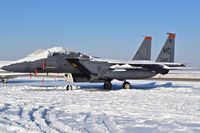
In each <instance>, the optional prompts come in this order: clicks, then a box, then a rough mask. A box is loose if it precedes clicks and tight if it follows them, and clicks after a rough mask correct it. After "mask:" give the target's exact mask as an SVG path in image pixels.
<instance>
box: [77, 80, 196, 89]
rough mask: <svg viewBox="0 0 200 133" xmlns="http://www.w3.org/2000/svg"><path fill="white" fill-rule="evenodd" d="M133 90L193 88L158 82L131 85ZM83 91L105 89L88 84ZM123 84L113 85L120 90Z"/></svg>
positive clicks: (100, 85)
mask: <svg viewBox="0 0 200 133" xmlns="http://www.w3.org/2000/svg"><path fill="white" fill-rule="evenodd" d="M131 85H132V89H141V90H150V89H156V88H191V87H192V86H181V85H173V84H172V82H168V83H165V84H156V82H151V83H146V84H144V83H141V84H131ZM79 86H80V88H81V89H85V88H87V89H90V88H99V89H103V84H90V85H89V84H86V85H79ZM120 89H122V88H121V84H117V83H113V90H120Z"/></svg>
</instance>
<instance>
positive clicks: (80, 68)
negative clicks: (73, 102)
mask: <svg viewBox="0 0 200 133" xmlns="http://www.w3.org/2000/svg"><path fill="white" fill-rule="evenodd" d="M168 38H170V39H171V40H172V41H174V40H175V34H171V33H170V34H169V36H168ZM146 41H147V42H149V41H151V38H147V37H146V39H145V42H146ZM143 44H144V43H143ZM163 52H164V53H167V54H169V55H170V54H174V53H173V52H174V51H173V50H172V49H168V50H167V52H166V50H164V51H163ZM137 53H138V52H137ZM136 55H137V54H136ZM147 55H150V54H147ZM161 55H163V54H161ZM136 57H137V56H135V57H134V58H136ZM145 57H148V56H145ZM167 57H168V56H167ZM170 57H171V56H170ZM134 58H133V59H134ZM137 58H138V57H137ZM143 59H145V58H143ZM182 66H184V64H180V63H171V62H153V61H144V60H111V59H103V58H99V57H93V56H88V55H85V54H82V53H80V52H78V53H77V52H73V51H68V52H66V51H65V52H54V53H51V52H49V55H48V56H47V57H46V58H42V59H38V60H34V61H24V62H17V63H15V64H11V65H8V66H4V67H3V69H5V70H8V71H15V72H35V73H37V72H45V73H48V72H60V73H71V74H72V76H73V79H74V81H75V82H80V81H89V82H104V88H105V89H111V88H112V83H111V81H112V80H113V79H117V80H122V81H124V83H123V85H122V87H123V88H126V89H129V88H131V85H130V83H129V82H127V80H128V79H145V78H150V77H152V76H155V75H157V74H167V73H168V72H169V70H174V69H177V67H178V68H179V67H182Z"/></svg>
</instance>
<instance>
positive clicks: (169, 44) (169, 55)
mask: <svg viewBox="0 0 200 133" xmlns="http://www.w3.org/2000/svg"><path fill="white" fill-rule="evenodd" d="M167 34H168V38H167V40H166V42H165V45H164V46H163V48H162V50H161V52H160V54H159V56H158V58H157V59H156V62H174V51H175V37H176V34H173V33H167Z"/></svg>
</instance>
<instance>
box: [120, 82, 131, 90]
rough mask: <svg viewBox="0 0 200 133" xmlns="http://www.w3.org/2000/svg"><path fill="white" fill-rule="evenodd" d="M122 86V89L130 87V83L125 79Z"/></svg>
mask: <svg viewBox="0 0 200 133" xmlns="http://www.w3.org/2000/svg"><path fill="white" fill-rule="evenodd" d="M122 88H123V89H131V84H130V83H129V82H127V81H125V82H124V83H123V85H122Z"/></svg>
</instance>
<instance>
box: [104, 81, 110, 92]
mask: <svg viewBox="0 0 200 133" xmlns="http://www.w3.org/2000/svg"><path fill="white" fill-rule="evenodd" d="M103 87H104V89H106V90H111V89H112V83H111V81H105V82H104V85H103Z"/></svg>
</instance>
